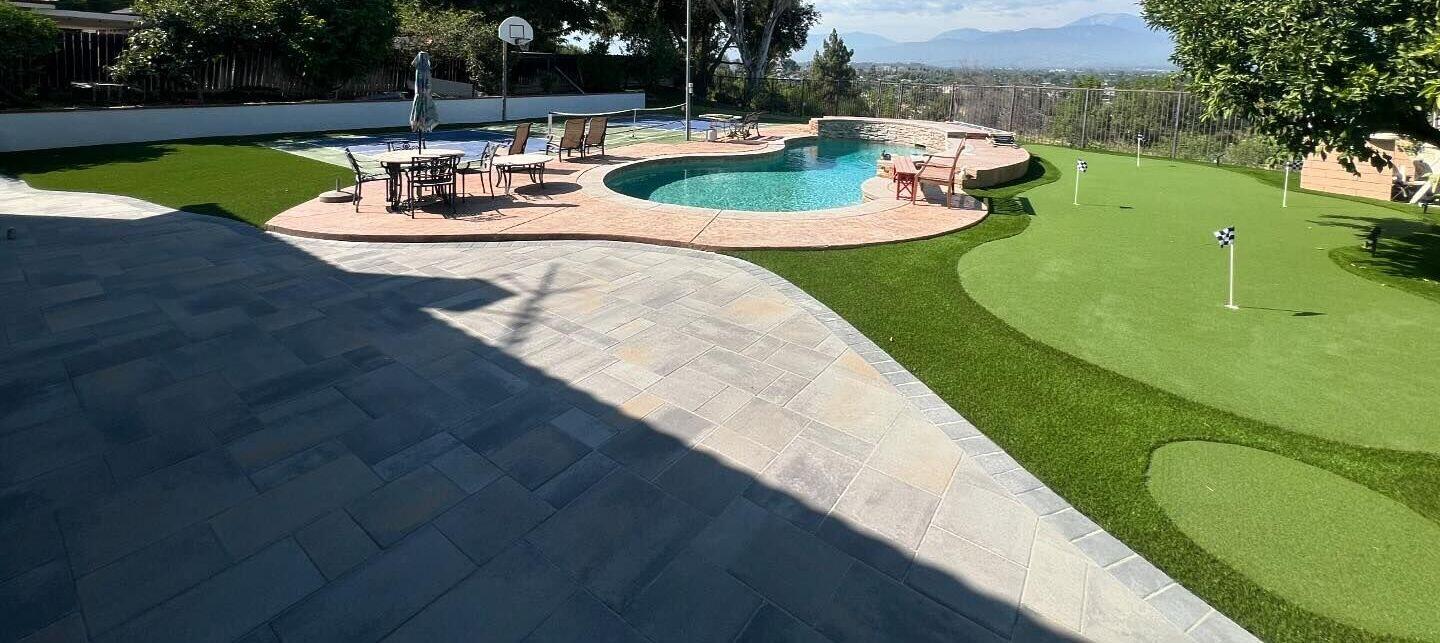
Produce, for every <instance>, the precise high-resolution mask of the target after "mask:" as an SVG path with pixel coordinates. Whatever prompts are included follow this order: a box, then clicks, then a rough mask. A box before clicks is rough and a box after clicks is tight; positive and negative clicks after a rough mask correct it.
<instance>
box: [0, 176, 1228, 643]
mask: <svg viewBox="0 0 1440 643" xmlns="http://www.w3.org/2000/svg"><path fill="white" fill-rule="evenodd" d="M5 228H14V229H15V230H16V232H17V238H16V239H15V240H11V241H4V240H0V292H3V297H4V300H5V301H6V302H7V305H6V306H4V307H0V328H3V337H0V399H3V400H4V405H3V407H0V489H3V490H0V540H3V542H4V543H5V546H4V547H3V548H0V641H13V640H17V639H22V638H24V637H31V638H30V639H29V640H46V641H54V640H69V641H83V640H94V641H106V642H112V641H114V642H119V641H147V642H155V641H187V642H194V641H231V640H245V641H251V642H258V641H276V640H280V641H307V642H310V641H331V640H333V641H376V640H382V639H383V640H386V641H408V640H426V641H431V640H466V641H470V640H497V641H498V640H507V641H518V640H526V641H581V640H584V641H596V640H611V641H646V640H649V641H681V640H685V641H689V640H696V641H711V640H713V641H734V640H746V641H750V640H792V641H823V640H827V639H829V640H837V641H841V640H844V641H853V640H897V641H1003V640H1015V641H1033V640H1070V639H1091V640H1106V641H1130V640H1147V641H1175V640H1187V639H1191V638H1193V639H1194V640H1201V641H1212V640H1245V639H1246V638H1247V636H1248V635H1246V634H1245V633H1244V631H1243V630H1240V629H1239V628H1238V627H1236V626H1235V625H1234V624H1233V623H1231V622H1230V621H1229V620H1228V619H1226V618H1225V617H1224V616H1223V615H1221V614H1219V613H1217V612H1215V611H1214V610H1212V609H1211V608H1210V607H1209V606H1208V605H1206V604H1205V603H1204V602H1203V601H1200V600H1199V599H1197V598H1195V597H1194V596H1192V595H1191V594H1190V593H1189V592H1188V591H1186V590H1185V589H1184V588H1183V587H1180V586H1179V585H1176V584H1175V583H1173V582H1172V581H1171V580H1170V579H1169V578H1167V577H1166V576H1165V575H1164V574H1163V573H1161V572H1159V570H1157V569H1155V568H1154V567H1152V566H1150V565H1149V564H1148V563H1146V562H1145V560H1144V559H1142V558H1140V557H1138V556H1136V555H1135V554H1134V553H1133V552H1131V551H1130V550H1129V549H1128V548H1126V547H1125V546H1124V545H1123V544H1121V543H1120V542H1119V541H1117V540H1115V539H1114V538H1112V537H1110V536H1109V535H1108V534H1106V533H1105V532H1103V531H1101V530H1099V529H1098V527H1097V526H1096V525H1095V524H1094V523H1092V522H1090V521H1089V520H1087V519H1085V518H1084V516H1082V515H1080V514H1078V513H1077V512H1076V511H1075V510H1074V509H1072V508H1070V507H1069V506H1068V505H1066V504H1065V503H1064V501H1063V500H1061V499H1060V498H1059V497H1058V496H1055V495H1054V494H1053V493H1051V492H1049V491H1048V490H1047V489H1046V488H1045V487H1043V486H1042V485H1041V484H1040V482H1039V481H1038V480H1036V479H1035V478H1034V477H1033V476H1030V475H1029V474H1028V473H1026V472H1025V471H1024V470H1023V469H1021V468H1019V466H1018V464H1016V463H1015V462H1014V461H1013V460H1011V459H1010V458H1009V457H1008V456H1006V455H1005V454H1004V453H1003V452H1001V451H1000V450H999V448H998V447H996V446H995V445H994V444H993V443H991V442H990V441H989V440H987V439H986V438H985V437H984V436H982V435H981V434H980V433H979V432H978V431H976V430H975V429H974V427H972V426H971V425H970V424H968V423H967V422H965V421H964V419H963V418H961V417H960V416H959V415H958V414H956V413H955V412H954V411H953V410H951V409H950V408H949V407H948V406H946V405H945V404H944V403H943V402H942V401H941V400H939V399H938V398H936V397H935V396H934V395H932V394H930V393H929V392H928V390H926V389H925V387H924V385H923V384H920V383H919V382H917V381H916V380H915V379H914V378H913V377H912V376H910V375H909V374H908V373H907V372H905V371H904V370H903V369H902V368H901V367H900V366H899V365H897V364H896V363H895V362H893V361H890V360H889V358H888V356H886V355H885V354H884V353H883V352H882V351H880V350H878V348H876V347H875V346H874V345H873V344H871V343H870V342H868V341H867V340H865V338H864V337H863V336H860V335H859V334H858V333H857V332H856V331H854V329H852V328H851V327H849V326H848V325H847V324H845V323H844V321H843V320H840V319H838V318H837V317H836V316H835V315H834V314H832V313H830V312H829V311H827V310H826V309H825V308H824V307H823V306H821V305H819V304H818V303H817V302H815V301H814V300H812V299H810V298H808V297H806V296H804V295H803V294H802V293H799V292H798V291H797V290H796V289H794V288H793V287H792V286H789V285H788V284H787V283H785V282H783V281H782V280H780V279H778V278H777V277H774V276H773V275H771V274H769V273H766V272H764V271H762V270H760V269H758V268H755V267H753V266H750V265H748V264H745V263H743V262H739V261H736V260H733V259H729V258H725V257H720V256H716V255H710V254H706V253H701V252H697V251H689V250H677V249H668V248H658V247H654V246H642V245H632V244H623V243H613V242H527V243H511V244H498V243H488V244H481V243H473V244H432V245H423V246H417V245H413V244H410V245H405V244H394V245H386V244H354V243H343V242H332V241H315V240H305V239H295V238H284V237H278V236H275V235H271V234H267V233H263V232H259V231H256V230H254V229H250V228H248V227H245V226H242V225H239V224H235V223H232V222H228V221H222V220H219V219H211V218H207V217H202V216H197V215H190V214H184V213H174V212H167V211H166V210H165V209H164V208H159V207H156V206H151V205H147V204H143V203H140V202H137V201H133V200H131V199H126V198H122V197H108V196H101V195H87V194H66V193H45V192H38V191H34V190H30V189H29V188H27V187H24V186H23V185H22V184H20V183H18V182H14V181H9V180H3V179H0V230H3V229H5ZM1187 632H1188V634H1187Z"/></svg>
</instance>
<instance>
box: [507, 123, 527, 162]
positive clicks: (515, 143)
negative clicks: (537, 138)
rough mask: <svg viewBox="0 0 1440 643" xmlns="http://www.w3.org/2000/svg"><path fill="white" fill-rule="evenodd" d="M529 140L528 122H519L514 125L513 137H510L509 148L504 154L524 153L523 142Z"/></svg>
mask: <svg viewBox="0 0 1440 643" xmlns="http://www.w3.org/2000/svg"><path fill="white" fill-rule="evenodd" d="M529 142H530V124H529V123H521V124H519V125H516V126H515V138H512V139H510V149H509V150H508V151H506V152H505V153H506V154H524V153H525V144H526V143H529Z"/></svg>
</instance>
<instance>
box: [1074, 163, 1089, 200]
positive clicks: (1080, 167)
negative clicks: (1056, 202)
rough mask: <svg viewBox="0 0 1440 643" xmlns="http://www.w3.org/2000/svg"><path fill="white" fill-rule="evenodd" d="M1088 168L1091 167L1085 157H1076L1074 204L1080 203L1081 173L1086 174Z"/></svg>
mask: <svg viewBox="0 0 1440 643" xmlns="http://www.w3.org/2000/svg"><path fill="white" fill-rule="evenodd" d="M1087 169H1090V165H1089V164H1088V163H1086V162H1085V159H1075V200H1074V205H1080V175H1081V174H1084V173H1085V170H1087Z"/></svg>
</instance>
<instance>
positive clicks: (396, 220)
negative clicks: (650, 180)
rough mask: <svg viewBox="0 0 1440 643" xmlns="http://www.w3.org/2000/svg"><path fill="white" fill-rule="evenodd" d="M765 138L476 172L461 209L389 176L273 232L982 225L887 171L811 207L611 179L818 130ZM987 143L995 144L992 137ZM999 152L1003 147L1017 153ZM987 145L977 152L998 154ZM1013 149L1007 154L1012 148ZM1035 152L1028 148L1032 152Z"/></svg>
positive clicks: (877, 239) (696, 236) (977, 216)
mask: <svg viewBox="0 0 1440 643" xmlns="http://www.w3.org/2000/svg"><path fill="white" fill-rule="evenodd" d="M765 132H766V138H765V139H764V140H758V141H750V142H747V143H726V142H703V141H695V142H690V143H639V144H634V145H627V146H623V147H613V148H611V150H610V153H609V154H608V155H606V156H604V157H591V158H579V157H576V158H566V159H564V160H560V161H552V162H551V163H550V164H548V165H547V166H546V171H545V185H544V186H540V185H534V184H532V183H531V182H530V180H529V178H528V177H526V176H524V175H523V174H522V175H516V176H515V183H514V188H513V189H512V190H510V192H509V194H506V193H505V192H504V190H497V191H496V195H495V196H493V197H491V196H489V195H488V194H486V193H485V191H484V190H483V189H482V188H481V187H480V186H481V184H480V178H479V177H478V176H471V177H469V179H468V181H467V186H468V187H467V190H468V191H469V192H470V193H472V194H475V195H476V196H474V197H472V198H468V199H463V200H461V201H460V203H459V204H458V205H457V207H456V211H455V212H453V213H452V212H451V211H450V209H449V208H448V207H446V206H443V205H437V206H431V207H427V208H425V209H424V210H421V211H418V212H417V213H416V216H415V218H411V217H410V216H409V215H408V214H405V213H399V212H389V211H387V210H386V208H385V204H384V202H383V195H384V193H385V190H384V186H383V182H381V181H375V182H371V183H369V184H367V185H366V186H365V187H364V190H363V194H364V196H365V198H364V199H363V200H362V201H361V203H360V208H359V211H358V212H357V211H356V210H355V208H354V207H353V206H352V205H351V204H350V203H323V202H321V201H319V200H318V199H317V200H312V201H309V202H306V203H303V204H301V205H299V206H296V207H295V208H292V209H290V210H288V211H286V212H283V213H281V214H279V215H277V216H276V217H275V218H273V219H271V220H270V222H269V223H268V224H267V225H266V227H267V229H269V230H272V231H275V232H282V233H285V234H289V235H294V236H303V237H310V238H316V239H331V240H343V241H385V242H402V241H412V242H435V241H513V240H544V239H607V240H618V241H641V242H646V243H656V244H663V245H669V246H683V247H691V248H700V249H711V250H715V249H738V248H825V247H829V248H835V247H854V246H864V245H873V244H877V243H887V242H893V241H901V240H909V239H924V238H928V237H934V236H938V235H942V234H946V233H949V232H953V231H955V230H959V229H962V228H966V227H969V226H971V225H974V224H976V223H978V222H979V221H980V220H981V219H983V218H984V217H985V209H984V206H983V204H982V203H981V202H980V201H979V200H977V199H974V198H971V197H966V196H964V195H959V196H957V198H956V199H955V200H954V201H953V202H952V203H951V206H952V207H948V208H947V207H944V195H943V194H942V193H941V192H940V191H939V189H938V188H937V187H935V186H928V188H927V190H926V193H927V196H928V197H929V199H928V200H920V201H918V202H916V203H913V204H912V203H911V202H910V201H909V200H903V201H901V200H896V199H894V198H893V195H892V194H889V193H888V186H887V183H886V182H885V181H883V180H876V181H875V182H874V183H873V184H872V185H870V186H868V191H867V193H868V194H869V195H870V196H872V197H876V198H873V199H872V200H868V201H866V202H864V203H862V204H858V205H855V206H849V207H844V208H833V209H828V210H814V211H808V212H754V211H743V210H723V209H707V208H696V207H688V206H680V205H668V204H661V203H656V202H653V201H645V200H642V199H636V198H633V197H629V196H625V195H622V194H618V193H616V192H613V191H611V190H610V189H608V188H607V187H605V185H604V177H605V175H606V174H607V173H608V172H610V171H611V170H613V169H615V168H616V167H618V166H621V165H623V164H627V163H632V162H636V161H644V160H654V159H665V158H672V157H682V156H706V155H726V156H729V155H746V154H767V153H775V152H777V151H779V150H781V149H783V148H784V145H785V141H786V140H787V139H793V138H799V137H807V136H810V135H811V132H810V130H809V129H808V128H807V127H806V126H804V125H779V126H769V127H767V128H766V129H765ZM981 145H986V146H988V144H983V143H982V144H981ZM1014 152H1015V150H1014V149H1013V148H1003V149H997V150H996V151H994V152H993V154H995V155H1005V154H1011V155H1013V153H1014ZM986 154H992V152H990V151H988V150H981V149H979V148H978V147H977V149H976V150H974V151H972V152H971V153H970V155H969V156H967V157H966V160H967V161H969V162H975V163H980V162H987V161H986V158H985V156H984V155H986ZM1006 158H1008V157H1006ZM1027 158H1028V157H1027Z"/></svg>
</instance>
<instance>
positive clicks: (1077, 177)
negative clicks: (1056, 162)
mask: <svg viewBox="0 0 1440 643" xmlns="http://www.w3.org/2000/svg"><path fill="white" fill-rule="evenodd" d="M1081 174H1084V172H1079V171H1077V172H1075V203H1074V205H1080V175H1081Z"/></svg>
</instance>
